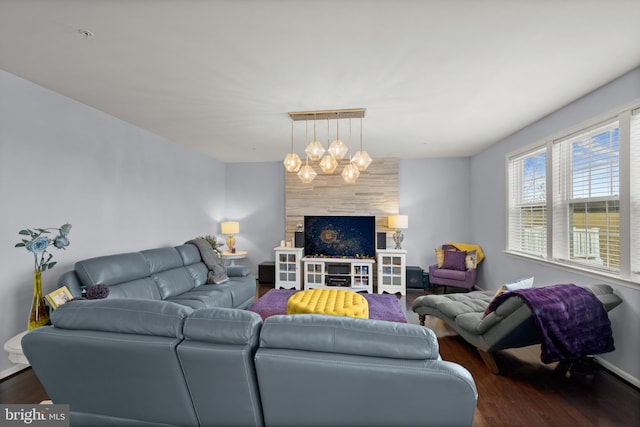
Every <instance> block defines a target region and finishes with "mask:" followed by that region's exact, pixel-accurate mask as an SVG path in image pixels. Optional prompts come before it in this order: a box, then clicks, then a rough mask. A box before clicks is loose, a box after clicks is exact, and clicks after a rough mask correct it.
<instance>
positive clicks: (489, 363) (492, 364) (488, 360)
mask: <svg viewBox="0 0 640 427" xmlns="http://www.w3.org/2000/svg"><path fill="white" fill-rule="evenodd" d="M478 353H480V358H481V359H482V361H483V362H484V364H485V366H486V367H487V368H488V369H489V372H491V373H492V374H495V375H498V374H499V373H500V370H499V369H498V365H497V364H496V359H495V357H493V354H492V353H487V352H486V351H482V350H478Z"/></svg>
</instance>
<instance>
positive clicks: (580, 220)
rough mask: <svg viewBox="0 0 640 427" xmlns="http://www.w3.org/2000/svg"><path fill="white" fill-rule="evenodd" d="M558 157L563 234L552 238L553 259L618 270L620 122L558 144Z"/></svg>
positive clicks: (557, 215) (558, 215) (557, 219)
mask: <svg viewBox="0 0 640 427" xmlns="http://www.w3.org/2000/svg"><path fill="white" fill-rule="evenodd" d="M553 158H554V161H555V163H556V165H557V167H554V168H553V178H552V180H553V183H554V186H553V189H554V191H553V218H554V232H560V233H562V234H563V236H562V237H563V238H556V239H554V240H553V245H554V247H553V249H554V250H553V257H554V258H555V259H558V260H561V261H571V262H574V263H577V264H585V265H589V266H592V267H596V268H600V267H601V268H604V269H607V270H612V271H615V272H618V271H619V270H620V128H619V123H618V121H617V120H615V121H611V122H609V123H606V124H604V125H600V126H597V127H595V128H594V129H592V130H589V131H586V132H582V133H579V134H577V135H574V136H571V137H569V138H565V139H562V140H559V141H556V142H555V143H554V144H553ZM567 230H568V232H567ZM565 233H566V234H565Z"/></svg>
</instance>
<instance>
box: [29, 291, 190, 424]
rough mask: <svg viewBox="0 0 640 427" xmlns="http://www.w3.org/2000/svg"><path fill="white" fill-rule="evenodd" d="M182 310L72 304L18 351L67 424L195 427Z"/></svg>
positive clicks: (148, 304) (133, 303) (154, 304)
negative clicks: (64, 408) (182, 348)
mask: <svg viewBox="0 0 640 427" xmlns="http://www.w3.org/2000/svg"><path fill="white" fill-rule="evenodd" d="M191 312H192V310H191V309H190V308H188V307H184V306H180V305H178V304H173V303H169V302H166V301H153V300H146V301H145V300H134V299H103V300H87V301H71V302H68V303H67V304H64V305H62V306H60V307H59V308H58V309H56V310H55V311H54V312H53V314H52V322H53V324H54V326H53V327H46V326H45V327H42V328H38V329H35V330H33V331H31V332H30V333H29V334H27V335H26V336H25V337H24V340H23V349H24V351H25V354H26V355H27V357H28V358H29V361H30V362H31V365H32V367H33V369H34V371H35V372H36V374H37V376H38V379H39V380H40V381H41V382H42V384H43V386H44V387H45V389H46V390H47V394H48V395H49V397H50V398H51V399H52V400H53V401H54V402H64V403H68V404H69V405H70V408H71V412H70V415H71V425H76V424H77V425H110V426H116V425H118V426H120V425H125V426H133V425H136V426H138V425H140V426H142V425H144V426H152V425H153V426H160V425H163V426H164V425H167V426H168V425H180V426H193V427H197V426H199V425H200V424H199V422H198V417H197V415H196V411H195V409H194V407H193V403H192V400H191V392H190V390H189V388H188V385H187V383H186V381H185V379H184V376H183V372H182V366H181V363H180V360H179V358H178V355H177V348H178V346H179V344H180V343H181V342H183V339H182V338H181V337H182V326H183V322H184V319H185V318H186V317H187V316H188V315H189V314H190V313H191Z"/></svg>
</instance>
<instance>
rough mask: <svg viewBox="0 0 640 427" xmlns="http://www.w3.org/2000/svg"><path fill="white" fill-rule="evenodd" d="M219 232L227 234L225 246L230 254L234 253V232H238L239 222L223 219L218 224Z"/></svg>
mask: <svg viewBox="0 0 640 427" xmlns="http://www.w3.org/2000/svg"><path fill="white" fill-rule="evenodd" d="M220 232H221V233H222V234H226V235H227V247H228V248H229V252H231V253H232V254H234V253H236V247H235V246H236V239H235V237H233V235H234V234H238V233H240V223H239V222H237V221H225V222H223V223H222V224H220Z"/></svg>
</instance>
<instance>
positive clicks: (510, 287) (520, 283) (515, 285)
mask: <svg viewBox="0 0 640 427" xmlns="http://www.w3.org/2000/svg"><path fill="white" fill-rule="evenodd" d="M502 287H503V288H504V290H505V291H515V290H517V289H527V288H532V287H533V276H531V277H527V278H525V279H520V280H516V281H515V282H511V283H506V284H504V285H502Z"/></svg>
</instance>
